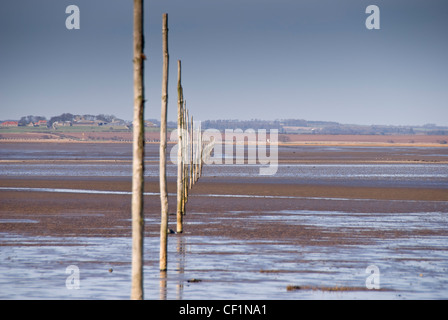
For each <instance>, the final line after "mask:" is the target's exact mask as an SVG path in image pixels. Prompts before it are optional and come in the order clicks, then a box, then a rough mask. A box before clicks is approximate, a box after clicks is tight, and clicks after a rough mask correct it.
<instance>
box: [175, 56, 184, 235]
mask: <svg viewBox="0 0 448 320" xmlns="http://www.w3.org/2000/svg"><path fill="white" fill-rule="evenodd" d="M181 72H182V71H181V61H180V60H178V61H177V135H178V144H177V148H178V149H177V232H178V233H181V232H182V231H183V205H184V204H183V202H184V192H183V167H184V166H183V159H182V153H183V152H182V151H183V139H182V127H183V125H182V122H183V121H182V119H183V116H182V108H183V92H182V83H181Z"/></svg>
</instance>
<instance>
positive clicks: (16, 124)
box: [0, 121, 19, 127]
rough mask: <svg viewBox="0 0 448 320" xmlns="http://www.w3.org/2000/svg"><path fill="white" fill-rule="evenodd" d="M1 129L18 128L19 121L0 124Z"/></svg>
mask: <svg viewBox="0 0 448 320" xmlns="http://www.w3.org/2000/svg"><path fill="white" fill-rule="evenodd" d="M0 126H2V127H18V126H19V121H4V122H2V124H0Z"/></svg>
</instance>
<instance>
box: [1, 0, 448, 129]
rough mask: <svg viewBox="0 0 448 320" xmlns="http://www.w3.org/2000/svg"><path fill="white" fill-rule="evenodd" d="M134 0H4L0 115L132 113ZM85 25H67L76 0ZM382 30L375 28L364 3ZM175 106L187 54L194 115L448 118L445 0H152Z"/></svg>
mask: <svg viewBox="0 0 448 320" xmlns="http://www.w3.org/2000/svg"><path fill="white" fill-rule="evenodd" d="M132 3H133V2H132V1H131V0H69V1H66V0H40V1H36V0H2V1H1V2H0V119H3V120H5V119H19V118H20V117H21V116H25V115H43V116H46V117H47V118H50V117H51V116H55V115H59V114H61V113H64V112H70V113H73V114H87V113H88V114H100V113H104V114H114V115H116V116H117V117H119V118H123V119H127V120H131V119H132V112H133V111H132V110H133V106H132V104H133V90H132ZM71 4H74V5H77V6H78V7H79V9H80V29H79V30H68V29H67V28H66V26H65V20H66V18H67V17H68V16H69V15H68V14H66V13H65V9H66V7H67V6H68V5H71ZM371 4H373V5H377V6H378V7H379V9H380V30H368V29H367V28H366V26H365V21H366V18H367V17H368V16H369V14H366V13H365V10H366V7H367V6H368V5H371ZM164 12H166V13H168V18H169V54H170V78H169V80H170V86H169V98H168V99H169V100H168V101H169V111H168V117H169V120H175V119H176V112H177V92H176V82H177V79H176V77H177V70H176V68H177V62H176V61H177V60H178V59H181V60H182V66H183V70H182V71H183V72H182V76H183V79H182V82H183V87H184V95H185V99H186V100H187V107H188V108H189V109H190V112H191V114H193V115H194V116H195V118H196V119H197V120H207V119H242V120H243V119H265V120H275V119H287V118H297V119H306V120H324V121H337V122H341V123H356V124H385V125H389V124H393V125H423V124H426V123H436V124H438V125H448V58H447V57H448V50H447V49H448V41H447V33H448V1H446V0H428V1H424V0H368V1H364V0H270V1H268V0H188V1H186V0H158V1H155V0H154V1H145V36H146V50H145V52H146V55H147V56H148V60H147V61H146V65H145V68H146V98H147V100H148V101H147V103H146V111H145V118H147V119H148V118H160V105H161V81H162V79H161V71H162V55H161V51H162V34H161V23H162V13H164Z"/></svg>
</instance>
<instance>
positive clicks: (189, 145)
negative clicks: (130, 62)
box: [159, 15, 214, 271]
mask: <svg viewBox="0 0 448 320" xmlns="http://www.w3.org/2000/svg"><path fill="white" fill-rule="evenodd" d="M167 20H168V17H167V15H163V27H162V35H163V75H162V79H163V80H162V113H161V114H162V116H161V125H160V170H159V171H160V173H159V174H160V199H161V224H160V270H161V271H165V270H166V269H167V246H168V238H167V236H168V233H169V229H168V215H169V214H168V188H167V178H166V160H167V156H166V147H167V129H166V128H167V126H166V124H167V117H166V115H167V104H168V103H167V102H168V89H167V88H168V60H169V56H168V25H167V24H168V21H167ZM181 69H182V68H181V60H178V61H177V135H178V143H177V210H176V220H177V224H176V231H177V233H182V232H183V220H184V215H185V213H186V203H187V202H188V193H189V190H191V189H192V188H193V186H194V184H195V183H196V182H197V181H198V179H199V178H200V177H201V174H202V166H203V163H204V161H207V159H209V157H210V154H211V152H212V150H213V145H214V142H213V140H212V141H207V142H204V141H202V134H201V126H200V122H199V121H198V122H195V121H193V116H191V118H190V116H189V111H188V109H187V105H186V100H185V99H184V94H183V88H182V81H181V74H182V71H181Z"/></svg>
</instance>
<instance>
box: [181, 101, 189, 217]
mask: <svg viewBox="0 0 448 320" xmlns="http://www.w3.org/2000/svg"><path fill="white" fill-rule="evenodd" d="M183 125H184V126H183V132H184V133H185V137H184V144H183V150H184V156H183V158H182V160H183V163H184V175H183V177H184V180H183V188H184V210H183V213H184V214H185V204H186V203H187V202H188V172H189V171H188V170H189V169H188V159H187V157H188V136H187V132H188V110H187V101H186V100H184V108H183Z"/></svg>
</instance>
